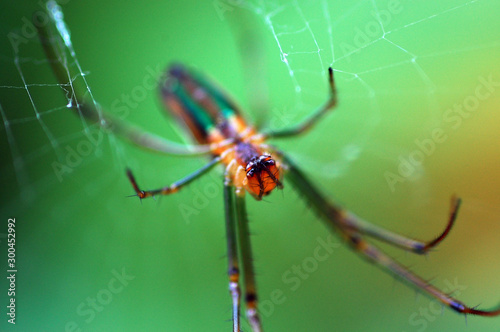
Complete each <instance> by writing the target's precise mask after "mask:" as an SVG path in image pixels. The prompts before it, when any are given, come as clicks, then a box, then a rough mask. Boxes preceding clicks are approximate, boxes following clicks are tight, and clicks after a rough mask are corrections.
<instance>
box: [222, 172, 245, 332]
mask: <svg viewBox="0 0 500 332" xmlns="http://www.w3.org/2000/svg"><path fill="white" fill-rule="evenodd" d="M234 196H235V195H234V187H233V185H232V183H231V179H230V178H229V175H228V174H227V172H226V175H225V179H224V211H225V217H226V239H227V258H228V276H229V293H230V295H231V299H232V314H233V332H239V331H240V296H241V293H240V286H239V279H240V272H239V263H238V245H237V236H236V229H237V225H236V220H235V206H234Z"/></svg>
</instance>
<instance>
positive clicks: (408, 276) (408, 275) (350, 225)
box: [283, 156, 500, 316]
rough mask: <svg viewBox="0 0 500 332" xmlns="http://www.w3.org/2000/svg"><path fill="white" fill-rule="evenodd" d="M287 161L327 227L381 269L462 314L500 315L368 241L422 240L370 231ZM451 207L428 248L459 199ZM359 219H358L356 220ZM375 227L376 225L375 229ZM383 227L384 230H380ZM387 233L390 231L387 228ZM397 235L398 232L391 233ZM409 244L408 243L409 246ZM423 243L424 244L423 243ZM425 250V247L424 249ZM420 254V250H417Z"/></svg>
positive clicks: (397, 243) (293, 177)
mask: <svg viewBox="0 0 500 332" xmlns="http://www.w3.org/2000/svg"><path fill="white" fill-rule="evenodd" d="M283 161H284V162H285V163H286V164H287V171H288V178H289V179H290V181H291V182H292V184H293V185H294V186H295V187H296V188H297V189H298V190H299V191H300V192H301V193H303V194H304V197H305V198H306V199H307V200H308V201H309V202H310V203H311V205H312V206H313V207H314V208H315V209H316V210H317V211H318V212H319V213H320V215H321V217H322V219H323V220H324V221H325V222H326V224H327V226H329V227H330V228H332V230H334V231H336V232H337V233H339V234H340V235H341V236H342V237H343V238H344V239H345V240H346V241H347V243H348V244H349V245H350V246H351V248H352V249H353V250H354V251H355V252H357V253H358V254H360V255H361V256H362V257H364V258H366V259H368V260H369V261H371V262H373V263H375V264H376V265H377V266H378V267H379V268H380V269H382V270H383V271H384V272H387V273H390V274H392V275H394V276H396V277H398V278H400V279H401V280H403V281H405V282H407V283H409V284H411V285H413V286H415V287H416V288H417V289H419V290H421V291H422V292H424V293H425V294H427V295H429V296H431V297H434V298H436V299H437V300H438V301H440V302H441V303H443V304H445V305H447V306H448V307H450V308H451V309H453V310H455V311H457V312H459V313H462V314H472V315H478V316H499V315H500V308H496V309H493V310H479V309H475V308H474V307H470V306H467V305H465V304H464V303H462V302H460V301H458V300H457V299H455V298H454V297H452V296H450V295H448V294H446V293H445V292H443V291H441V290H440V289H438V288H436V287H434V286H433V285H431V284H429V282H427V281H425V280H424V279H422V278H421V277H419V276H417V275H416V274H414V273H413V272H411V271H410V270H409V269H408V268H406V267H404V266H403V265H401V264H400V263H399V262H397V261H396V260H394V259H393V258H392V257H390V256H389V255H387V254H385V253H384V252H383V251H381V250H380V249H378V248H377V247H375V246H374V245H372V244H371V243H369V242H367V241H366V239H365V238H364V235H370V236H372V237H375V238H379V239H383V240H385V241H386V242H387V243H390V244H393V245H395V246H397V247H400V248H404V249H411V246H409V244H412V243H421V242H419V241H415V240H412V239H406V238H404V237H402V236H399V235H397V236H398V237H394V236H392V237H385V238H384V237H383V236H380V235H379V234H375V233H373V232H368V231H367V229H368V228H367V227H369V226H368V224H367V223H366V222H364V221H363V222H359V221H356V219H355V217H353V216H354V215H352V214H347V213H346V212H344V211H343V210H341V209H340V208H338V207H336V206H334V205H332V204H331V203H330V202H328V200H327V199H326V198H325V197H324V196H323V195H322V194H321V193H320V192H319V190H318V189H317V188H316V187H314V186H313V185H312V184H311V183H310V181H309V180H308V179H307V178H306V177H305V176H304V175H303V174H302V172H301V171H300V170H299V169H298V168H297V167H296V166H295V165H294V164H293V163H292V162H291V160H290V159H289V158H286V156H284V158H283ZM453 202H454V203H453V205H452V210H451V216H450V220H451V222H449V223H448V226H447V228H446V230H445V231H444V232H443V233H442V234H441V235H440V236H438V237H437V238H436V239H435V240H433V241H430V242H428V243H427V244H424V248H430V247H433V246H435V245H436V244H437V243H439V242H440V241H441V240H442V239H443V238H444V237H445V236H446V235H447V234H448V233H449V229H450V228H451V225H452V224H453V221H454V219H455V216H456V211H457V209H458V205H459V202H460V201H459V200H456V199H455V200H454V201H453ZM346 216H347V218H351V219H352V220H351V222H347V221H346V219H347V218H346ZM354 221H356V222H354ZM356 225H357V226H359V225H362V226H363V227H360V228H356V227H357V226H356ZM373 229H375V228H372V230H373ZM378 230H381V229H378ZM384 232H388V231H385V230H384ZM390 234H394V233H390ZM391 238H392V239H400V240H404V241H399V240H398V241H394V242H391V240H390V239H391ZM405 243H407V244H408V246H407V245H405ZM419 246H420V244H419ZM421 249H422V248H421ZM415 252H418V253H420V251H415Z"/></svg>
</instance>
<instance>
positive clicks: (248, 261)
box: [236, 188, 262, 332]
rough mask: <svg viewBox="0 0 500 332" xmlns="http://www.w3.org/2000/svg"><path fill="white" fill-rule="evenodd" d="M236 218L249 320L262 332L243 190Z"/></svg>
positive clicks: (237, 202)
mask: <svg viewBox="0 0 500 332" xmlns="http://www.w3.org/2000/svg"><path fill="white" fill-rule="evenodd" d="M236 217H237V219H238V241H239V247H240V248H239V249H240V254H241V260H242V262H243V280H244V282H245V302H246V308H247V312H246V313H247V318H248V321H249V323H250V326H251V327H252V330H253V331H254V332H261V331H262V325H261V322H260V318H259V314H258V311H257V288H256V285H255V271H254V266H253V258H252V246H251V242H250V231H249V228H248V217H247V211H246V204H245V191H244V189H243V188H241V189H240V190H237V192H236Z"/></svg>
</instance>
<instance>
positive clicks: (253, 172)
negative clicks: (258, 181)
mask: <svg viewBox="0 0 500 332" xmlns="http://www.w3.org/2000/svg"><path fill="white" fill-rule="evenodd" d="M254 174H255V170H254V169H253V168H250V169H249V170H248V171H247V177H252V176H253V175H254Z"/></svg>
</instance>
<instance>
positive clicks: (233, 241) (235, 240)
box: [224, 161, 262, 332]
mask: <svg viewBox="0 0 500 332" xmlns="http://www.w3.org/2000/svg"><path fill="white" fill-rule="evenodd" d="M245 177H246V173H245V170H244V168H243V167H241V166H238V165H237V164H236V162H235V161H233V162H231V163H230V164H229V165H228V167H227V169H226V172H225V177H224V208H225V215H226V236H227V246H228V261H229V269H228V274H229V292H230V294H231V298H232V300H233V329H234V330H235V331H236V329H238V331H239V327H240V296H241V292H240V287H239V275H240V274H239V272H240V269H239V266H240V265H239V260H241V262H242V264H241V267H242V269H241V272H242V276H243V282H244V289H245V303H246V315H247V318H248V322H249V323H250V326H251V328H252V331H253V332H261V331H262V325H261V322H260V317H259V313H258V310H257V287H256V283H255V271H254V266H253V257H252V246H251V243H250V231H249V227H248V217H247V210H246V203H245V189H244V187H243V184H242V181H243V179H244V178H245Z"/></svg>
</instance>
